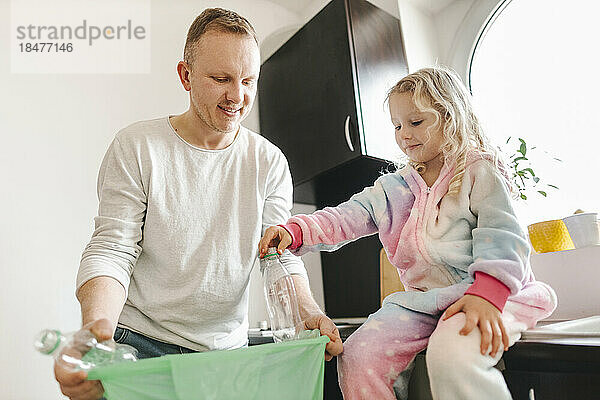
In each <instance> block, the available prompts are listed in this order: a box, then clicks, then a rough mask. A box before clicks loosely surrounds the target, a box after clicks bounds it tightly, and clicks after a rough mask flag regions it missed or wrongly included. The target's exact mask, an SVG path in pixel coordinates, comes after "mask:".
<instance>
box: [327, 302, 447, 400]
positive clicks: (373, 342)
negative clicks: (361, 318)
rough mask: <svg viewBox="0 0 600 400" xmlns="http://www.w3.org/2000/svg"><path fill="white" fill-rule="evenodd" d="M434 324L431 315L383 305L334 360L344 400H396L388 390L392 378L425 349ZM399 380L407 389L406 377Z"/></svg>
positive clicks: (392, 305)
mask: <svg viewBox="0 0 600 400" xmlns="http://www.w3.org/2000/svg"><path fill="white" fill-rule="evenodd" d="M436 323H437V318H436V317H433V316H431V315H428V314H423V313H418V312H415V311H411V310H408V309H406V308H404V307H401V306H399V305H396V304H393V303H385V304H384V305H383V306H382V307H381V308H380V309H379V311H377V312H376V313H375V314H372V315H371V316H370V317H369V319H368V320H367V322H365V323H364V324H363V325H362V326H361V327H360V328H359V329H358V330H357V331H356V332H354V333H353V334H352V335H351V336H350V337H349V338H348V339H347V340H346V342H345V343H344V351H343V353H342V354H341V355H340V356H339V357H338V377H339V381H340V388H341V389H342V393H343V395H344V399H345V400H358V399H361V400H362V399H369V400H372V399H381V400H385V399H390V400H393V399H396V396H395V395H394V389H393V387H392V386H393V385H394V382H395V381H396V378H398V376H399V375H400V373H401V372H403V371H405V370H406V369H407V367H408V366H409V365H410V364H411V363H412V361H413V359H414V357H415V355H416V354H417V353H418V352H420V351H421V350H423V349H424V348H425V347H427V341H428V338H429V335H431V332H432V331H433V330H434V329H435V326H436ZM403 377H404V378H405V379H404V380H406V385H408V374H403ZM397 386H398V383H397ZM398 390H399V392H402V388H398ZM404 392H406V390H404Z"/></svg>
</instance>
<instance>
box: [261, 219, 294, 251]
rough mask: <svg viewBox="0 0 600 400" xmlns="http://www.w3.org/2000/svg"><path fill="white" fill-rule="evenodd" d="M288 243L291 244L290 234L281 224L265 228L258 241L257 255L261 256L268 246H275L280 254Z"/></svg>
mask: <svg viewBox="0 0 600 400" xmlns="http://www.w3.org/2000/svg"><path fill="white" fill-rule="evenodd" d="M290 244H292V235H290V234H289V233H288V231H286V230H285V229H284V228H282V227H281V226H271V227H269V228H267V230H266V231H265V234H264V236H263V237H262V239H260V242H259V243H258V251H259V256H260V258H263V257H264V256H265V254H267V250H268V249H269V247H277V253H279V254H281V253H283V251H284V250H285V249H287V248H288V246H289V245H290Z"/></svg>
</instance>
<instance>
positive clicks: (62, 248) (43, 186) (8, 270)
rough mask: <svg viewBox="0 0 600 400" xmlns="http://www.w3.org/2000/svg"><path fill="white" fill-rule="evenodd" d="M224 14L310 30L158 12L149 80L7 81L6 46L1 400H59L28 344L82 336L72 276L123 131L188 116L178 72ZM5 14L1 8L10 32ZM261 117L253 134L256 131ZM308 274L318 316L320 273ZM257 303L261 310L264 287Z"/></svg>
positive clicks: (253, 10) (261, 13) (188, 5)
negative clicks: (191, 34) (201, 21)
mask: <svg viewBox="0 0 600 400" xmlns="http://www.w3.org/2000/svg"><path fill="white" fill-rule="evenodd" d="M217 5H218V6H221V7H225V8H230V9H234V10H236V11H238V12H240V13H241V14H242V15H244V16H246V17H248V18H249V19H250V20H251V22H253V24H254V25H255V27H256V30H257V33H258V36H259V38H260V39H264V38H267V37H269V35H271V34H272V33H273V32H277V31H278V30H281V29H284V30H285V29H287V28H288V27H289V26H300V25H302V23H303V22H302V21H303V20H302V18H304V17H302V18H301V17H300V16H298V15H297V14H295V13H292V12H289V11H288V10H286V9H284V8H281V7H280V6H279V5H278V4H277V2H275V1H274V2H269V1H265V0H253V1H252V2H248V1H244V0H239V1H233V0H231V1H226V0H222V1H191V0H186V1H183V0H179V1H177V2H166V1H158V0H157V1H152V14H151V15H152V24H151V41H152V65H151V73H150V74H130V75H125V74H104V75H90V74H70V75H66V74H65V75H60V74H52V75H50V74H40V75H29V74H11V72H10V63H9V57H8V55H9V46H10V40H9V36H8V28H5V30H4V31H3V32H4V33H3V34H2V35H0V134H1V135H2V141H1V144H0V182H2V193H1V195H0V210H2V222H1V223H0V266H1V268H2V276H3V278H4V279H3V282H4V285H3V289H2V291H0V321H1V328H0V343H2V346H0V348H1V350H0V352H1V357H0V358H1V359H2V365H1V366H0V399H19V400H20V399H32V400H34V399H35V400H38V399H59V398H62V396H61V395H60V392H59V391H58V386H57V384H56V383H55V382H54V379H53V376H52V368H51V365H52V363H51V360H50V359H48V358H44V357H43V356H41V355H39V354H36V353H34V351H33V349H32V339H33V336H34V334H35V333H36V332H37V331H38V330H40V329H42V328H45V327H56V328H60V329H63V330H74V329H77V328H78V326H79V323H80V321H79V319H80V317H79V307H78V303H77V302H76V300H75V297H74V290H75V275H76V272H77V267H78V263H79V257H80V255H81V252H82V250H83V248H84V246H85V244H86V243H87V241H88V240H89V237H90V235H91V233H92V230H93V221H92V218H93V216H94V215H95V213H96V209H97V198H96V175H97V171H98V168H99V165H100V162H101V159H102V156H103V154H104V152H105V151H106V148H107V146H108V144H109V143H110V141H111V140H112V138H113V136H114V134H115V133H116V131H117V130H118V129H119V128H122V127H124V126H126V125H128V124H130V123H131V122H133V121H137V120H142V119H148V118H155V117H159V116H164V115H166V114H177V113H181V112H183V111H185V110H186V109H187V105H188V97H187V92H185V91H184V90H183V89H182V88H181V87H180V84H179V81H178V78H177V74H176V70H175V66H176V64H177V62H178V61H179V59H180V58H181V54H182V50H183V44H184V41H185V35H186V32H187V28H188V27H189V25H190V23H191V22H192V21H193V19H194V18H195V16H196V15H198V14H199V13H200V12H201V11H202V9H204V8H205V7H209V6H217ZM9 7H10V2H9V1H8V0H0V23H1V24H2V26H4V27H9V26H10V8H9ZM272 44H273V41H272ZM256 115H257V114H256V113H254V114H253V115H252V117H250V118H249V119H248V120H247V123H246V124H245V125H246V126H248V127H249V128H251V129H257V128H258V118H257V116H256ZM297 207H302V206H297ZM302 210H307V211H310V208H309V209H306V208H302ZM309 262H310V264H309V265H308V269H309V273H310V274H311V280H312V281H313V291H314V292H315V297H316V298H317V300H318V301H319V302H320V303H321V305H322V304H323V294H322V283H321V275H320V262H319V260H318V258H317V259H316V260H315V259H314V258H313V259H312V262H311V261H310V259H309ZM313 276H314V279H313ZM252 296H253V297H254V298H258V301H259V302H260V301H262V291H261V290H260V288H259V287H258V288H257V287H256V285H254V286H253V293H252ZM261 310H262V308H261V306H260V304H257V303H253V304H252V306H251V321H253V320H254V321H258V320H260V319H264V317H262V316H261V314H260V312H261Z"/></svg>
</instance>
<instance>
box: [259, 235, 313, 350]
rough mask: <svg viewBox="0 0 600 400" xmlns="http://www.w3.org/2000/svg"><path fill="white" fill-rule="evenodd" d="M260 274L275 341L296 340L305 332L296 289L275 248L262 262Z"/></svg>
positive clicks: (272, 248) (270, 250) (270, 249)
mask: <svg viewBox="0 0 600 400" xmlns="http://www.w3.org/2000/svg"><path fill="white" fill-rule="evenodd" d="M260 272H261V274H262V277H263V283H264V290H265V299H266V301H267V311H268V313H269V321H270V322H271V330H272V331H273V339H274V340H275V341H276V342H282V341H287V340H294V339H296V338H297V337H298V335H299V334H300V333H301V332H302V331H303V330H302V320H301V319H300V313H299V312H298V299H297V298H296V288H295V287H294V281H293V280H292V276H291V275H290V273H289V272H288V270H287V269H286V268H285V266H284V265H283V264H282V263H281V261H280V260H279V254H278V253H277V250H276V249H275V248H274V247H270V248H269V250H268V251H267V254H266V255H265V256H264V258H262V259H261V260H260Z"/></svg>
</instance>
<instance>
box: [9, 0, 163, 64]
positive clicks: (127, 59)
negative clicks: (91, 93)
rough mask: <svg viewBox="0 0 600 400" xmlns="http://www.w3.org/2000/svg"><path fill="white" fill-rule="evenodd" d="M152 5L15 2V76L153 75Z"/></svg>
mask: <svg viewBox="0 0 600 400" xmlns="http://www.w3.org/2000/svg"><path fill="white" fill-rule="evenodd" d="M150 36H151V35H150V0H104V1H102V2H99V1H96V0H53V1H52V2H49V1H47V0H12V1H11V54H10V56H11V72H12V73H94V74H98V73H149V72H150Z"/></svg>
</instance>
